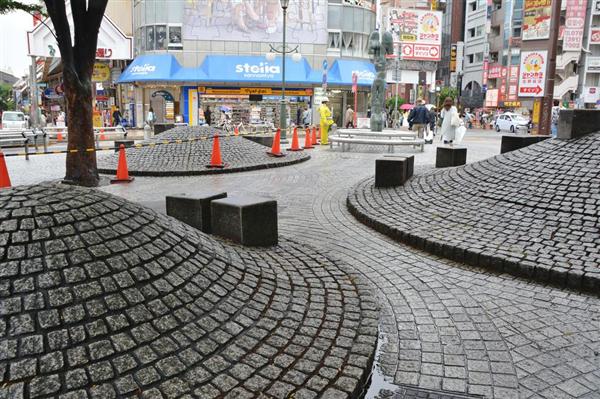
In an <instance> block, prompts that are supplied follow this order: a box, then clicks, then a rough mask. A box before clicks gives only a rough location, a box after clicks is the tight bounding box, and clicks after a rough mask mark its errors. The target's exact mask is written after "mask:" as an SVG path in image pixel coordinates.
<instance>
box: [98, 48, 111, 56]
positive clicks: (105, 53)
mask: <svg viewBox="0 0 600 399" xmlns="http://www.w3.org/2000/svg"><path fill="white" fill-rule="evenodd" d="M112 53H113V51H112V49H110V48H106V47H98V48H97V49H96V58H110V57H111V56H112Z"/></svg>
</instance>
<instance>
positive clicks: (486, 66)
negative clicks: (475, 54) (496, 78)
mask: <svg viewBox="0 0 600 399" xmlns="http://www.w3.org/2000/svg"><path fill="white" fill-rule="evenodd" d="M489 65H490V64H489V61H488V60H487V58H486V59H485V60H483V78H482V79H481V84H482V88H483V91H485V90H486V89H487V83H488V78H489Z"/></svg>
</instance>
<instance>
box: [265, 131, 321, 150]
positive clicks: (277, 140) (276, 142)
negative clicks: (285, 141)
mask: <svg viewBox="0 0 600 399" xmlns="http://www.w3.org/2000/svg"><path fill="white" fill-rule="evenodd" d="M319 136H320V132H319ZM315 145H317V129H316V128H314V127H313V130H312V136H311V134H310V129H308V128H307V129H306V135H305V136H304V147H300V145H299V143H298V128H294V133H293V134H292V146H291V147H290V148H288V151H302V150H311V149H313V148H315V147H314V146H315ZM267 154H269V155H271V156H273V157H283V156H285V154H284V153H282V152H281V129H277V133H275V137H274V138H273V146H272V147H271V151H267Z"/></svg>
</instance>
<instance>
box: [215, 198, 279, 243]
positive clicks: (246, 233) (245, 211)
mask: <svg viewBox="0 0 600 399" xmlns="http://www.w3.org/2000/svg"><path fill="white" fill-rule="evenodd" d="M211 217H212V230H213V233H214V234H215V235H218V236H221V237H224V238H228V239H230V240H232V241H234V242H237V243H239V244H242V245H248V246H264V247H266V246H271V245H276V244H277V239H278V238H277V236H278V232H277V201H275V200H271V199H267V198H259V197H250V196H240V197H228V198H224V199H218V200H214V201H212V203H211Z"/></svg>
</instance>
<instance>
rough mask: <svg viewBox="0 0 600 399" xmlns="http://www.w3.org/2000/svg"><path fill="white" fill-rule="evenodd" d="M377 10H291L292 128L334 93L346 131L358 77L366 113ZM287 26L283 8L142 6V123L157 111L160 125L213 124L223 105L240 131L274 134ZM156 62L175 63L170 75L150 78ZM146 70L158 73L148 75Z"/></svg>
mask: <svg viewBox="0 0 600 399" xmlns="http://www.w3.org/2000/svg"><path fill="white" fill-rule="evenodd" d="M376 12H377V10H376V6H375V1H365V0H361V1H354V0H330V1H327V0H313V1H292V2H290V5H289V8H288V9H287V20H286V22H287V28H286V34H287V37H286V42H287V51H288V52H289V51H293V52H294V53H293V54H296V55H294V56H293V57H292V55H293V54H292V53H290V54H289V55H288V56H287V57H286V73H285V75H286V98H287V100H288V103H289V110H288V113H289V115H288V117H289V119H290V121H292V122H293V121H295V120H296V115H299V113H298V111H297V110H298V109H300V108H303V107H304V106H312V107H313V108H314V107H315V106H316V105H318V104H320V98H322V97H323V96H324V95H327V96H328V97H329V98H330V100H331V105H332V106H333V113H334V119H336V122H338V124H340V125H341V124H342V123H343V120H342V115H343V112H342V111H343V109H345V106H346V104H350V103H351V102H353V98H352V94H351V88H352V74H353V73H354V74H357V75H358V79H359V81H358V85H359V86H360V89H359V91H360V92H361V93H359V109H362V110H364V111H365V112H366V105H365V104H366V92H367V91H368V89H369V87H370V84H371V82H372V79H373V77H374V73H373V70H372V65H371V64H370V63H369V54H368V38H369V34H370V33H371V32H372V31H373V30H374V29H375V21H376ZM282 22H283V14H282V9H281V7H280V2H279V1H278V0H257V1H252V2H250V1H248V2H246V1H240V2H221V1H213V0H193V1H184V0H172V1H159V0H137V1H135V2H134V5H133V25H134V32H135V50H134V52H135V55H136V60H138V59H140V57H146V58H145V60H146V61H145V64H141V65H137V64H136V65H134V67H136V68H138V69H137V70H138V71H139V73H138V74H137V76H138V77H137V78H136V77H135V76H129V78H128V79H129V80H128V81H129V82H132V83H135V86H136V88H135V93H134V98H133V101H134V102H135V104H136V115H137V120H138V121H143V115H145V114H146V113H147V112H148V110H149V109H150V107H152V108H153V110H154V112H155V113H156V115H157V117H158V118H159V121H165V122H168V121H173V120H174V118H175V116H176V115H182V116H183V119H184V120H185V121H186V122H188V123H190V124H192V125H195V124H198V123H203V122H204V121H206V115H205V113H206V111H207V110H208V109H210V110H211V114H212V116H211V119H212V120H214V116H215V115H218V114H219V112H218V111H217V113H216V114H215V110H217V109H220V108H221V107H226V108H227V109H230V110H232V112H233V119H234V122H236V123H237V122H241V123H245V124H248V123H257V122H259V121H262V122H265V123H267V124H273V125H275V126H277V124H278V120H279V106H278V104H279V101H280V95H281V78H282V67H283V65H282V58H281V54H280V52H281V50H282V34H283V26H282ZM268 53H271V56H269V57H268V56H266V55H267V54H268ZM149 57H162V59H165V57H168V58H167V59H170V61H168V62H167V64H168V65H167V66H166V68H170V69H171V71H167V72H165V75H163V76H162V78H161V79H156V80H152V77H151V75H152V73H157V72H158V70H157V69H156V68H158V67H159V64H160V63H157V64H152V62H154V61H152V60H159V58H149ZM135 63H136V61H134V64H135ZM160 65H163V64H160ZM144 68H146V69H152V68H155V70H154V71H152V73H147V74H146V75H145V76H144V75H143V69H144ZM324 71H326V72H327V74H325V73H324ZM127 72H131V68H129V70H128V71H127ZM171 72H172V73H171ZM167 75H168V76H167ZM324 75H325V76H324ZM140 77H143V79H141V78H140ZM138 125H141V123H138Z"/></svg>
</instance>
